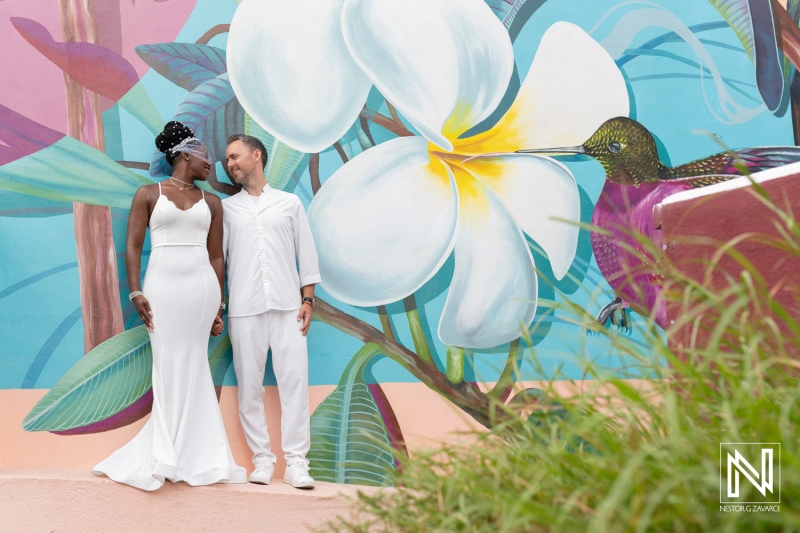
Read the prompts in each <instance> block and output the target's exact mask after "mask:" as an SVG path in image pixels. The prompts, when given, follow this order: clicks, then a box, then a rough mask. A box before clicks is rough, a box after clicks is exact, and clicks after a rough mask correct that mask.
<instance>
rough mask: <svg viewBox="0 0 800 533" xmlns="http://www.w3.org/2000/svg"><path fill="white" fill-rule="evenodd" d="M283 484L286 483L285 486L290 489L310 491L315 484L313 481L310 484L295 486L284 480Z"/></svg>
mask: <svg viewBox="0 0 800 533" xmlns="http://www.w3.org/2000/svg"><path fill="white" fill-rule="evenodd" d="M283 482H284V483H286V484H287V485H291V486H292V487H294V488H296V489H309V490H310V489H313V488H314V487H315V483H314V482H313V481H312V482H311V483H304V484H300V485H295V484H294V483H292V482H291V481H288V480H286V479H284V480H283Z"/></svg>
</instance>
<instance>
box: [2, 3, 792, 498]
mask: <svg viewBox="0 0 800 533" xmlns="http://www.w3.org/2000/svg"><path fill="white" fill-rule="evenodd" d="M798 19H800V3H799V2H797V1H795V0H789V2H788V4H786V5H783V4H780V3H776V2H770V1H769V0H749V1H748V0H691V1H682V2H670V1H668V0H662V1H648V2H627V1H626V2H619V1H618V0H598V1H595V2H592V3H591V4H587V5H585V6H582V9H581V10H576V9H575V5H574V2H569V1H567V0H485V1H484V0H425V1H423V0H405V1H404V2H390V1H383V0H314V1H311V0H301V1H295V2H284V1H280V0H243V1H241V2H236V1H234V0H167V1H163V0H138V1H135V0H131V1H128V0H119V1H117V0H114V1H103V2H93V1H92V0H88V1H87V0H59V2H57V3H54V2H51V1H46V0H5V1H2V2H0V28H2V31H0V36H2V37H0V44H1V45H2V46H0V64H2V65H3V68H4V76H3V77H2V78H0V235H2V237H0V239H2V240H0V242H2V246H0V265H2V269H0V311H1V312H2V313H3V315H4V316H5V317H6V320H5V321H3V322H2V323H0V333H1V334H2V336H3V338H4V339H5V346H4V349H3V352H2V355H0V366H1V367H2V368H3V372H1V373H0V388H4V389H30V388H41V389H49V391H48V392H47V393H46V394H45V395H44V397H43V398H42V399H41V401H39V403H38V404H36V406H35V407H34V408H33V409H32V410H31V411H30V413H29V414H28V416H27V417H26V418H25V420H24V422H23V427H24V428H25V430H27V431H49V432H54V433H58V434H61V435H65V437H64V438H69V437H68V435H75V434H85V433H95V432H101V431H107V430H110V429H114V428H118V427H122V426H125V425H128V424H130V423H131V422H133V421H135V420H138V419H140V418H141V417H143V416H145V415H146V414H147V413H148V412H149V409H150V405H151V402H152V395H151V393H150V386H151V383H150V379H151V377H150V366H151V363H152V354H151V351H150V346H149V338H148V336H147V332H146V331H145V329H144V326H142V325H141V322H139V321H138V317H137V315H136V314H135V313H134V312H133V307H132V305H130V304H129V302H128V300H127V297H126V295H127V293H128V289H127V286H126V281H125V280H126V276H125V273H124V266H123V264H122V260H121V259H122V257H123V255H124V250H123V248H124V231H125V222H126V216H127V208H128V207H129V206H130V202H131V198H132V196H133V193H134V191H135V190H136V189H137V188H138V187H139V186H141V185H143V184H148V183H152V182H154V181H160V180H162V179H164V178H165V177H166V176H167V174H166V172H167V171H168V168H167V165H166V161H165V160H164V156H163V154H161V153H160V152H158V151H156V150H155V149H154V145H153V138H154V136H155V134H156V133H157V132H158V131H160V130H161V128H162V126H163V124H164V123H165V122H167V121H168V120H178V121H181V122H183V123H184V124H186V125H188V126H189V127H191V128H192V129H194V131H195V132H196V135H197V136H198V137H199V138H200V139H201V140H202V141H203V142H204V143H205V144H206V145H207V146H208V147H209V149H210V151H211V156H212V158H213V159H214V160H215V161H216V162H217V164H216V167H215V168H214V169H212V173H211V175H210V177H209V180H208V184H207V185H204V187H207V190H209V191H213V192H215V193H216V194H218V195H220V196H223V197H224V196H226V195H230V194H233V193H235V192H236V190H237V189H236V187H234V185H232V183H231V180H230V179H229V178H228V177H227V176H226V173H225V170H224V165H223V159H224V153H225V138H226V136H227V135H229V134H231V133H234V132H245V133H248V134H251V135H255V136H257V137H259V138H260V139H261V140H262V141H263V142H264V143H265V145H266V147H267V149H268V152H269V162H268V165H267V168H266V169H265V173H266V177H267V180H268V182H269V183H270V185H271V186H272V187H276V188H280V189H282V190H285V191H289V192H293V193H295V194H297V195H298V196H299V197H300V198H301V200H302V201H303V202H304V204H305V205H306V207H307V209H308V214H309V221H310V223H311V226H312V230H313V232H314V235H315V238H316V241H317V245H318V249H319V254H320V266H321V272H322V278H323V283H322V286H321V287H320V288H318V296H319V297H320V298H319V301H318V304H317V305H316V306H315V319H316V320H317V323H316V324H315V325H314V327H313V328H312V333H311V336H310V341H309V342H310V345H309V348H310V364H309V367H310V383H311V384H312V385H335V388H334V389H333V391H332V392H331V393H330V394H329V396H328V397H327V399H325V400H324V401H323V402H322V404H321V405H320V406H319V407H318V408H317V409H316V411H315V412H314V414H313V416H312V449H311V452H310V454H309V459H311V467H312V475H313V476H314V477H315V478H317V479H321V480H326V481H335V482H343V483H361V484H374V485H390V484H392V473H393V472H394V470H395V468H396V464H395V457H394V456H393V455H392V453H391V451H390V450H391V449H392V448H393V449H394V450H395V451H397V452H399V456H400V457H402V454H403V453H404V452H405V444H404V438H403V428H402V427H400V424H399V423H398V420H397V417H396V416H395V413H394V410H393V407H392V405H391V403H390V402H389V399H388V397H387V395H386V394H385V391H384V389H383V388H382V387H381V384H386V383H391V382H419V383H421V384H424V385H425V386H427V387H428V388H430V389H432V390H434V391H436V392H437V393H439V394H440V395H441V396H443V397H444V398H446V399H447V401H448V402H450V403H451V404H452V405H453V406H454V407H455V408H457V409H460V410H461V411H463V413H465V415H466V416H469V417H471V418H472V419H474V420H475V421H476V422H477V423H479V424H482V425H484V426H486V427H491V426H492V425H493V424H497V423H502V422H503V421H504V419H505V417H506V416H507V415H505V414H504V413H500V414H498V413H495V412H494V411H495V410H494V409H493V408H492V405H493V403H494V402H498V401H499V402H503V403H507V404H509V405H518V406H524V404H525V399H526V398H527V397H529V396H530V395H532V394H535V393H536V391H535V390H532V389H524V386H522V385H521V384H522V383H523V382H526V381H533V380H541V379H582V378H585V377H586V376H587V370H586V367H587V361H590V362H596V363H600V364H603V365H605V366H607V367H610V368H615V369H616V370H617V371H618V372H619V375H620V376H624V377H630V376H631V372H632V370H631V368H629V367H628V366H627V364H626V361H624V360H622V359H620V358H619V357H617V356H615V354H614V353H613V349H612V348H611V346H610V345H609V344H608V342H607V341H604V340H603V339H601V338H598V337H592V336H589V335H587V329H586V327H585V324H580V323H576V322H575V321H574V320H573V319H571V318H570V317H569V316H566V315H564V313H563V312H561V311H560V310H559V303H561V302H564V301H566V300H569V301H572V302H576V303H577V304H579V305H581V306H583V307H584V308H585V309H587V310H588V311H589V312H591V313H592V314H593V315H596V316H597V320H598V321H599V322H601V323H603V324H607V322H609V321H610V322H611V325H610V326H609V327H613V326H616V327H618V328H620V329H622V330H624V331H626V332H627V333H628V334H629V335H631V336H632V337H633V338H634V339H641V338H642V331H643V329H644V328H647V327H649V326H650V325H651V324H653V323H655V324H656V325H657V326H659V327H662V328H663V327H665V326H666V323H665V322H666V317H665V314H664V311H663V304H662V302H661V301H660V298H659V295H660V285H659V280H658V277H657V276H656V275H654V274H652V273H650V272H644V271H642V269H641V265H642V262H643V261H646V260H647V258H648V256H649V254H650V252H649V251H648V249H647V248H646V247H642V246H641V245H640V244H639V242H638V241H634V240H632V239H631V233H632V232H640V233H644V234H646V235H648V236H649V237H651V239H652V240H653V245H654V246H658V245H659V244H660V241H659V235H658V232H656V231H655V230H654V228H653V223H652V216H651V213H652V207H653V205H655V204H656V203H658V202H660V201H661V200H662V199H663V198H665V197H666V196H668V195H670V194H672V193H674V192H677V191H680V190H685V189H688V188H693V187H701V186H704V185H708V184H711V183H715V182H719V181H724V180H726V179H730V178H731V177H734V176H737V175H741V174H742V173H743V172H745V171H754V170H761V169H765V168H770V167H774V166H778V165H782V164H786V163H789V162H792V161H797V160H800V149H798V148H795V145H796V144H797V142H796V140H797V138H798V132H800V126H798V120H797V119H798V117H799V116H800V114H799V113H800V111H799V110H800V105H798V99H800V81H798V77H797V74H796V65H798V64H800V29H798V25H797V21H798ZM720 143H721V144H723V145H724V146H731V147H747V148H744V149H742V150H739V151H737V152H723V153H720V152H721V150H722V149H721V147H720ZM587 224H594V225H596V226H599V228H601V229H602V230H603V231H599V230H598V231H590V230H589V229H587V226H586V225H587ZM148 249H149V244H147V243H146V245H145V259H146V254H147V250H148ZM144 263H145V264H143V265H142V268H143V269H144V268H146V260H145V261H144ZM209 350H210V352H209V364H210V365H211V369H212V374H213V376H214V380H215V384H216V385H217V386H218V387H222V386H228V385H235V384H236V382H235V376H234V373H233V368H232V364H231V351H230V339H229V337H227V335H224V334H223V336H222V337H220V338H218V339H217V338H215V339H212V343H211V345H210V348H209ZM534 350H535V352H536V355H537V361H536V363H535V364H534V363H533V362H532V360H531V358H530V357H526V354H527V355H529V354H530V353H531V352H532V351H534ZM479 382H480V383H490V384H492V385H491V386H490V387H486V386H483V387H478V385H477V383H479ZM265 383H267V384H274V377H272V376H271V375H270V373H269V372H268V373H267V377H266V378H265ZM420 416H424V413H421V414H420Z"/></svg>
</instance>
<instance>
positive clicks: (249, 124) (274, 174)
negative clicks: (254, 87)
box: [244, 113, 305, 190]
mask: <svg viewBox="0 0 800 533" xmlns="http://www.w3.org/2000/svg"><path fill="white" fill-rule="evenodd" d="M244 132H245V133H246V134H247V135H252V136H253V137H256V138H258V139H259V140H261V142H263V143H264V147H265V148H266V149H267V154H268V155H269V157H268V158H267V168H265V169H264V175H265V177H266V178H267V183H269V186H270V187H272V188H273V189H280V190H284V189H285V188H286V184H287V183H288V182H289V178H291V177H292V173H293V172H294V171H295V170H297V166H298V165H299V164H300V161H301V160H302V159H303V156H304V155H305V154H304V153H303V152H300V151H298V150H295V149H294V148H292V147H290V146H288V145H286V144H284V143H282V142H281V141H279V140H278V139H276V138H275V137H273V136H272V135H270V134H269V133H267V132H266V131H265V130H264V129H263V128H262V127H261V126H259V125H258V123H257V122H256V121H255V120H253V118H252V117H251V116H250V115H248V114H247V113H245V117H244Z"/></svg>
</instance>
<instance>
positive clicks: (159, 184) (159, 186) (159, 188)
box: [158, 181, 161, 196]
mask: <svg viewBox="0 0 800 533" xmlns="http://www.w3.org/2000/svg"><path fill="white" fill-rule="evenodd" d="M158 195H159V196H161V182H160V181H159V182H158Z"/></svg>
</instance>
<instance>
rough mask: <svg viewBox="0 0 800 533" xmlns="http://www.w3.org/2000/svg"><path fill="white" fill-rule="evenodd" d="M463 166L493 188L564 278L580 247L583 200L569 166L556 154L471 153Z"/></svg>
mask: <svg viewBox="0 0 800 533" xmlns="http://www.w3.org/2000/svg"><path fill="white" fill-rule="evenodd" d="M461 166H462V167H464V168H465V169H467V170H469V172H470V173H471V174H472V175H473V176H475V177H476V178H478V179H479V180H481V181H482V182H483V183H485V184H486V185H488V186H489V187H491V189H492V190H493V191H494V192H495V193H497V196H499V197H500V200H501V201H502V202H503V204H504V205H505V206H506V208H507V209H508V211H509V212H510V213H511V215H512V216H513V217H514V220H515V221H516V222H517V224H519V226H520V227H521V228H522V231H524V232H525V233H527V234H528V235H530V236H531V238H532V239H533V240H535V241H536V242H537V243H539V245H540V246H541V247H542V248H544V251H545V252H547V257H548V258H550V264H551V265H552V267H553V274H555V276H556V278H558V279H561V278H563V277H564V275H565V274H566V273H567V271H568V270H569V267H570V265H572V260H573V259H575V252H576V251H577V248H578V233H579V230H580V228H579V226H578V224H579V223H580V221H581V199H580V193H579V192H578V185H577V184H576V183H575V178H573V177H572V174H571V173H570V171H569V170H568V169H567V167H565V166H564V165H562V164H561V163H559V162H558V161H556V160H554V159H550V158H547V157H536V156H531V155H522V154H511V155H490V156H484V157H473V158H471V159H467V160H466V161H464V162H463V163H462V164H461Z"/></svg>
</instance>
